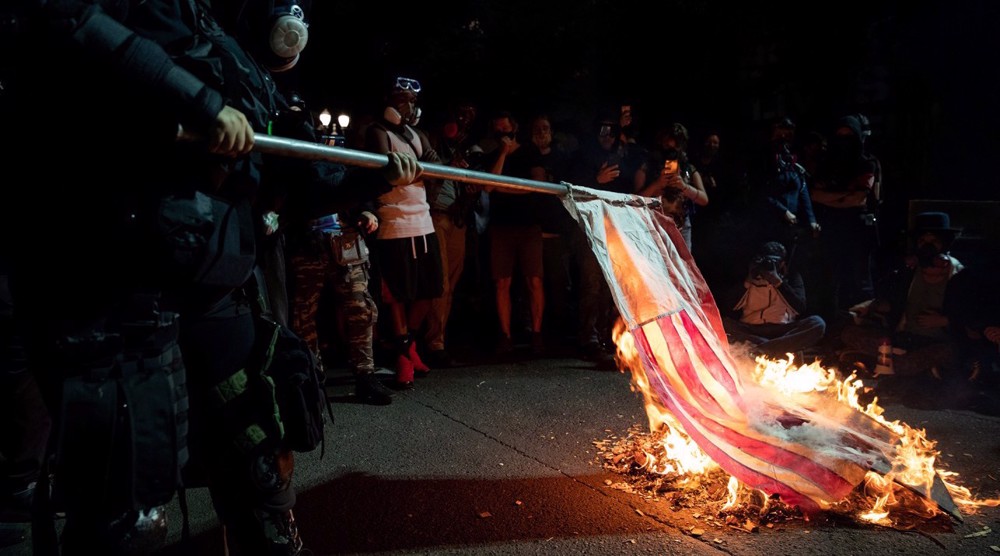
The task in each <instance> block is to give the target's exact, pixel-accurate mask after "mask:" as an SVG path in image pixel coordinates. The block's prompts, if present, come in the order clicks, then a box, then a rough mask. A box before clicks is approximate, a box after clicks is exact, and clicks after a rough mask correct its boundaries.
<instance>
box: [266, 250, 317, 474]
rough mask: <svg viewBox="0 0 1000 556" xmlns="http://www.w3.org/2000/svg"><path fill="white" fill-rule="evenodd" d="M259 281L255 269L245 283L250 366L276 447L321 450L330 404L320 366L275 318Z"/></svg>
mask: <svg viewBox="0 0 1000 556" xmlns="http://www.w3.org/2000/svg"><path fill="white" fill-rule="evenodd" d="M263 284H264V282H263V276H262V274H261V272H260V269H259V268H258V269H256V270H255V272H254V273H253V278H252V279H251V281H250V283H249V284H248V286H247V290H248V292H249V293H251V294H255V299H254V301H255V302H254V303H253V306H254V318H255V322H256V327H257V348H256V349H257V350H258V352H257V355H256V357H255V359H254V364H253V367H254V370H256V371H258V373H259V375H258V376H259V378H260V379H261V380H260V381H259V384H261V385H262V386H263V388H264V390H265V391H266V392H265V394H266V395H267V396H268V397H270V396H273V399H274V404H275V409H276V411H275V412H274V414H275V415H276V419H275V426H276V428H277V431H278V437H279V438H280V439H281V440H280V446H282V447H284V448H287V449H289V450H293V451H296V452H311V451H312V450H315V449H316V448H317V447H319V446H322V447H323V448H325V444H324V437H323V429H324V427H325V425H326V423H327V419H328V418H329V422H330V423H331V424H332V423H333V408H332V406H331V404H330V401H329V400H328V399H327V397H326V388H325V386H324V384H325V382H326V375H325V373H324V371H323V366H322V365H321V364H320V362H319V360H318V359H317V358H316V356H315V355H314V354H313V352H312V350H311V349H310V348H309V344H308V343H306V341H305V340H303V339H302V338H300V337H299V336H298V335H297V334H296V333H295V332H294V331H292V329H291V328H289V327H287V326H285V325H282V324H281V323H279V322H277V321H275V320H274V318H273V317H272V315H271V313H270V310H269V308H268V303H267V294H266V290H265V288H264V287H263ZM322 453H323V452H322V451H321V455H322Z"/></svg>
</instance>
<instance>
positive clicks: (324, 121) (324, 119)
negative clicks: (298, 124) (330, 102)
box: [319, 108, 333, 133]
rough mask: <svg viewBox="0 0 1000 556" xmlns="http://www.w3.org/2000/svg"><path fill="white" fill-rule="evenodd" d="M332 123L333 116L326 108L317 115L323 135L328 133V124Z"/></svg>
mask: <svg viewBox="0 0 1000 556" xmlns="http://www.w3.org/2000/svg"><path fill="white" fill-rule="evenodd" d="M331 121H333V115H332V114H330V111H329V110H327V109H326V108H324V109H323V111H322V112H320V113H319V123H320V125H322V126H323V133H328V132H329V131H330V122H331Z"/></svg>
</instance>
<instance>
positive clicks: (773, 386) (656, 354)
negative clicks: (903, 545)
mask: <svg viewBox="0 0 1000 556" xmlns="http://www.w3.org/2000/svg"><path fill="white" fill-rule="evenodd" d="M651 201H652V200H651V199H648V198H644V197H638V196H634V195H622V194H616V193H609V192H605V191H598V190H594V189H588V188H583V187H575V186H574V187H572V194H571V195H569V196H567V197H565V198H564V200H563V203H564V205H565V207H566V208H567V210H569V212H570V213H571V214H573V216H574V217H575V218H576V219H577V221H578V222H579V223H580V224H581V226H583V228H584V230H585V232H586V233H587V235H588V237H589V240H590V244H591V248H592V250H593V251H594V253H595V254H596V255H597V258H598V261H599V263H600V265H601V267H602V270H603V273H604V277H605V279H606V280H607V282H608V284H609V286H610V288H611V292H612V296H613V298H614V301H615V304H616V305H617V307H618V310H619V312H620V315H621V319H622V321H623V323H624V326H625V331H626V332H627V334H625V335H624V336H625V338H624V341H623V339H621V338H619V339H617V342H618V344H619V352H620V353H622V351H623V347H622V346H623V344H626V345H627V348H626V349H624V351H625V356H626V358H627V359H631V361H625V363H626V364H629V366H630V367H633V366H634V367H639V368H640V372H639V373H637V372H636V370H635V369H633V377H634V382H638V383H639V387H640V388H641V389H642V390H643V392H644V394H645V396H646V402H647V413H648V414H650V415H651V418H650V419H651V426H655V425H656V424H657V423H655V422H654V421H655V420H654V419H653V417H652V415H653V414H654V413H655V412H656V411H657V410H658V411H660V412H661V413H668V414H669V416H668V417H669V419H665V420H669V421H671V422H672V423H673V424H675V425H676V426H679V427H681V428H682V429H683V431H684V433H685V434H686V435H687V436H688V437H690V439H691V440H693V441H694V443H696V444H697V447H698V448H700V449H701V450H702V451H703V452H704V454H706V455H707V456H708V457H709V458H711V460H713V461H714V462H715V463H716V464H718V466H719V467H721V468H722V469H723V470H724V471H726V472H727V473H729V474H730V475H731V476H732V477H734V478H735V479H737V480H738V481H739V482H740V483H742V484H744V485H746V486H748V487H751V488H755V489H759V490H761V491H764V492H765V493H767V494H769V495H778V496H779V497H780V499H781V500H782V501H783V502H785V503H786V504H789V505H793V506H798V507H799V508H801V509H802V510H803V511H805V512H814V511H818V510H823V509H827V508H829V507H831V506H832V505H833V504H836V503H837V502H839V501H841V500H842V499H844V498H845V497H846V496H847V495H848V494H849V493H850V492H851V491H852V490H853V489H855V488H856V487H857V486H858V485H859V484H861V483H862V482H863V481H865V480H866V479H867V480H869V482H871V481H872V479H873V478H878V477H870V475H873V474H876V475H878V476H879V477H888V478H889V480H888V481H885V482H888V483H891V482H892V481H896V482H898V483H900V484H903V485H905V486H908V487H909V488H911V489H913V490H915V491H917V492H918V493H921V494H923V495H924V496H926V497H927V498H929V499H932V500H934V502H936V503H937V505H938V506H939V507H940V509H942V510H944V511H947V512H948V513H950V514H952V515H953V516H955V517H956V518H960V514H959V512H958V510H957V508H956V507H955V503H954V501H953V499H952V498H951V496H950V495H949V494H948V489H947V487H946V486H945V484H944V482H943V481H942V479H941V478H940V476H939V475H938V474H937V473H936V472H935V470H934V468H933V461H934V459H933V455H934V452H933V450H932V449H930V448H931V447H932V446H933V444H932V443H928V442H927V441H926V439H925V438H923V436H922V435H920V434H916V433H915V431H912V430H911V429H909V428H908V427H906V426H905V425H900V424H899V423H889V422H886V421H885V420H884V419H882V418H881V416H880V415H879V412H878V411H871V410H869V411H867V412H866V411H863V410H862V409H863V408H860V407H858V406H857V395H856V392H855V390H856V389H857V387H859V386H860V382H857V384H854V385H852V384H851V382H850V381H849V380H848V381H836V380H835V379H834V373H833V372H832V371H827V372H823V371H822V370H821V369H818V368H816V367H813V368H811V369H807V368H805V367H803V369H802V370H803V371H806V373H807V374H809V373H812V374H813V375H816V374H817V372H818V375H819V376H818V379H819V380H811V381H810V382H809V385H807V386H806V387H805V388H801V389H798V390H796V388H795V384H794V382H795V381H794V380H784V381H782V382H781V383H774V382H769V381H768V376H767V372H766V368H765V371H763V372H761V371H759V370H758V372H756V373H754V372H753V371H751V370H749V369H748V367H749V365H748V362H746V361H738V360H737V359H736V358H735V357H734V356H733V355H732V354H731V352H730V349H729V345H728V342H727V340H726V335H725V331H724V329H723V327H722V320H721V318H720V315H719V311H718V308H717V307H716V305H715V300H714V298H713V297H712V294H711V292H710V291H709V289H708V286H707V284H706V283H705V280H704V278H703V277H702V275H701V273H700V271H699V270H698V268H697V266H696V265H695V263H694V261H693V259H692V257H691V254H690V252H689V251H688V250H687V248H686V246H685V244H684V241H683V239H682V237H681V235H680V232H679V231H678V230H677V228H676V226H675V225H674V222H673V220H672V219H671V218H669V217H668V216H665V215H664V214H662V213H661V212H659V211H658V210H656V209H655V208H653V207H651V206H650V205H649V204H650V202H651ZM799 376H802V375H799ZM636 377H637V378H636ZM786 378H787V375H786ZM817 385H819V386H817ZM831 390H832V391H833V392H832V394H831ZM820 391H822V392H823V393H822V395H821V394H819V392H820ZM852 404H853V405H852ZM873 405H874V402H873ZM869 409H870V408H869ZM914 444H918V446H916V448H915V447H914ZM915 449H916V451H917V452H920V454H919V455H920V456H921V457H922V458H923V459H922V460H921V463H920V464H917V465H914V463H913V462H912V461H908V457H909V456H910V455H911V454H912V452H913V451H914V450H915ZM914 468H922V469H919V470H920V471H922V472H921V473H913V470H914ZM907 474H909V475H907Z"/></svg>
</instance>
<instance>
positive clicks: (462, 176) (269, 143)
mask: <svg viewBox="0 0 1000 556" xmlns="http://www.w3.org/2000/svg"><path fill="white" fill-rule="evenodd" d="M253 149H254V150H255V151H258V152H262V153H267V154H276V155H281V156H292V157H295V158H305V159H308V160H329V161H332V162H340V163H341V164H348V165H351V166H362V167H365V168H383V167H385V166H386V165H387V164H389V158H388V157H387V156H386V155H384V154H376V153H370V152H366V151H358V150H354V149H347V148H344V147H330V146H327V145H321V144H319V143H313V142H310V141H300V140H298V139H289V138H287V137H276V136H274V135H255V136H254V146H253ZM420 165H421V166H422V167H423V169H424V175H425V176H428V177H431V178H440V179H447V180H456V181H462V182H467V183H475V184H479V185H490V186H494V187H500V188H504V189H521V190H524V191H532V192H535V193H547V194H550V195H559V196H565V195H567V194H568V193H569V190H570V187H569V185H560V184H556V183H549V182H544V181H535V180H528V179H523V178H515V177H511V176H502V175H499V174H491V173H489V172H477V171H475V170H467V169H463V168H454V167H452V166H445V165H444V164H433V163H430V162H421V163H420Z"/></svg>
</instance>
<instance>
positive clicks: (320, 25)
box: [285, 0, 1000, 199]
mask: <svg viewBox="0 0 1000 556" xmlns="http://www.w3.org/2000/svg"><path fill="white" fill-rule="evenodd" d="M310 25H311V26H310V43H309V47H308V48H307V49H306V51H305V53H304V54H303V60H302V62H301V63H300V64H299V66H298V67H297V68H296V70H295V73H294V75H291V76H286V78H285V79H286V81H287V82H288V85H289V86H294V87H296V88H298V89H299V90H300V91H301V92H302V93H303V94H304V95H305V97H306V99H307V100H308V101H309V102H310V103H311V105H312V107H313V108H314V109H318V108H320V107H323V106H329V107H330V108H331V109H334V110H339V109H347V110H350V111H352V112H353V113H355V114H357V113H361V112H364V111H369V112H374V111H376V110H377V111H378V112H380V111H381V106H382V105H381V100H382V94H383V92H384V91H383V89H384V84H385V82H386V80H387V78H388V77H389V76H390V75H391V74H395V73H401V74H404V75H408V76H412V77H416V78H418V79H420V80H421V81H422V82H423V84H424V92H423V93H422V95H421V104H422V105H423V107H424V109H425V114H426V115H425V122H426V123H428V124H429V125H430V124H431V123H432V122H434V121H435V118H440V117H441V114H442V113H443V110H444V106H445V104H446V103H447V102H448V101H449V100H451V99H453V98H455V97H465V98H471V99H474V100H476V101H478V102H479V104H480V106H481V108H482V111H481V112H485V113H488V112H489V111H490V110H492V109H495V108H501V107H503V108H511V109H513V110H515V111H516V112H521V113H527V112H530V111H534V110H546V111H548V112H550V113H553V114H554V115H555V116H556V119H557V125H558V124H559V123H560V120H561V125H563V126H564V127H568V126H572V125H576V126H579V127H583V128H586V126H587V124H588V123H589V122H591V121H592V119H593V117H594V115H595V113H596V111H597V110H598V109H599V108H600V107H602V106H604V105H606V103H607V102H608V101H610V100H612V99H618V98H631V99H633V100H634V101H635V103H636V105H637V115H638V117H639V118H640V124H642V130H643V131H644V132H645V133H650V132H651V131H652V128H653V127H654V126H655V125H657V124H660V123H666V122H669V121H675V120H676V121H681V122H683V123H685V124H686V125H688V126H689V128H691V129H692V130H693V131H695V132H697V130H699V129H703V128H705V127H707V126H713V127H718V128H720V129H722V130H724V133H725V134H726V135H727V136H728V139H729V143H728V144H729V146H730V147H734V146H735V147H740V146H741V145H744V144H748V143H749V142H750V141H753V140H754V139H756V137H758V135H757V134H758V132H759V130H760V129H761V126H762V123H763V122H765V121H766V120H767V119H769V118H771V117H773V116H774V115H776V114H778V113H781V114H784V115H788V116H790V117H792V118H793V120H795V121H796V122H797V123H798V124H799V129H800V131H805V130H810V129H816V130H819V131H821V132H824V133H828V132H830V131H831V128H832V127H833V123H834V122H835V120H836V119H837V117H838V116H840V115H843V114H846V113H851V112H856V111H861V112H863V113H865V114H867V115H868V116H869V117H870V118H871V119H872V123H873V132H874V133H873V137H872V148H873V150H874V151H875V152H876V153H877V154H879V155H880V157H881V158H882V161H883V164H884V166H885V171H886V183H887V184H888V185H887V187H889V188H890V190H895V191H896V192H897V195H899V198H900V199H901V198H902V197H906V198H917V197H925V198H939V199H963V198H964V199H998V198H1000V196H998V195H997V194H996V193H994V191H995V188H996V186H997V181H998V179H997V172H996V169H995V167H996V163H995V162H994V159H995V154H996V153H997V152H998V151H997V148H998V147H1000V140H998V139H1000V136H998V133H997V123H998V120H1000V119H998V113H1000V109H998V107H997V104H998V100H1000V78H998V77H997V75H996V74H997V68H1000V63H998V60H997V57H998V52H1000V49H998V46H1000V44H998V43H1000V41H998V36H1000V33H998V31H1000V2H994V1H992V0H969V1H962V0H958V1H954V2H943V1H933V2H920V1H917V2H878V1H871V2H856V1H853V0H849V1H846V2H836V3H816V2H794V3H793V2H787V1H784V0H779V1H772V2H759V1H758V2H744V3H742V4H737V5H730V3H728V2H725V3H723V2H712V1H704V0H703V1H690V0H684V1H672V2H671V1H667V2H660V3H653V2H649V1H648V0H647V1H639V0H586V1H582V2H581V1H568V0H548V1H538V0H534V1H522V0H506V1H502V2H500V1H493V0H472V1H469V2H455V1H450V0H446V1H442V2H436V3H428V4H426V5H422V4H418V3H411V4H407V5H404V6H403V7H389V5H388V4H385V3H382V2H372V1H370V0H367V1H360V0H314V2H313V6H312V11H311V13H310ZM902 188H905V191H903V190H902Z"/></svg>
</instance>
